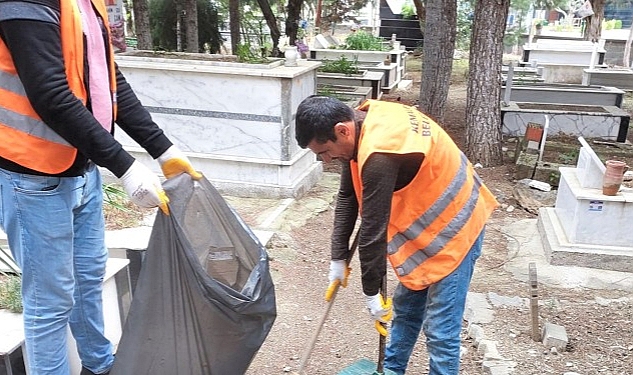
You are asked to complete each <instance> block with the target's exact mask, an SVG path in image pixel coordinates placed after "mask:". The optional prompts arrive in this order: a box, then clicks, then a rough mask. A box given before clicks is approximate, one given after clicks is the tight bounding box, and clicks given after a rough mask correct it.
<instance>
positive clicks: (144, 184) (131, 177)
mask: <svg viewBox="0 0 633 375" xmlns="http://www.w3.org/2000/svg"><path fill="white" fill-rule="evenodd" d="M121 183H122V184H123V189H125V192H126V193H127V195H128V196H129V197H130V200H131V201H132V202H133V203H134V204H136V205H137V206H139V207H143V208H154V207H160V209H161V210H163V212H164V213H165V214H166V215H169V209H168V208H167V203H169V198H167V194H165V191H164V190H163V187H162V185H161V184H160V180H159V179H158V176H157V175H156V174H155V173H154V172H152V171H151V170H150V169H149V168H147V167H146V166H145V165H143V164H142V163H140V162H138V161H136V160H135V161H134V163H132V165H131V166H130V168H128V170H127V171H125V173H124V174H123V176H121Z"/></svg>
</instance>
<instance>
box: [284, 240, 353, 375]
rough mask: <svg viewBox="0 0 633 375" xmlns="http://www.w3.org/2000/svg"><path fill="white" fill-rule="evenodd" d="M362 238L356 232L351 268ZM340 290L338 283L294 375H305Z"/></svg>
mask: <svg viewBox="0 0 633 375" xmlns="http://www.w3.org/2000/svg"><path fill="white" fill-rule="evenodd" d="M359 236H360V230H358V231H357V232H356V235H355V236H354V240H353V241H352V245H351V246H350V251H349V256H348V257H347V265H348V266H349V264H350V262H351V261H352V257H353V256H354V252H356V248H357V247H358V238H359ZM339 288H340V283H337V284H335V285H334V290H333V291H332V297H331V298H330V300H329V301H327V303H326V305H325V311H324V312H323V315H322V316H321V319H320V320H319V324H318V325H317V329H316V331H314V333H313V334H312V338H311V339H310V341H309V342H308V345H307V346H306V348H305V350H304V352H303V355H302V356H301V362H299V372H295V373H294V374H295V375H296V374H299V375H305V374H306V373H305V367H306V365H307V364H308V360H309V359H310V354H312V349H314V345H315V344H316V342H317V339H318V338H319V333H321V328H323V324H324V323H325V320H326V319H327V317H328V315H329V314H330V310H331V309H332V305H333V304H334V300H335V299H336V294H337V293H338V290H339Z"/></svg>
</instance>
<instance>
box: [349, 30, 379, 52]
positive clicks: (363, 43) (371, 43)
mask: <svg viewBox="0 0 633 375" xmlns="http://www.w3.org/2000/svg"><path fill="white" fill-rule="evenodd" d="M342 49H352V50H359V51H386V50H387V49H386V48H385V44H384V41H383V39H382V38H379V37H375V36H373V35H372V34H370V33H368V32H367V31H364V30H358V31H356V32H354V33H351V34H349V35H348V36H347V38H346V39H345V44H344V45H343V48H342Z"/></svg>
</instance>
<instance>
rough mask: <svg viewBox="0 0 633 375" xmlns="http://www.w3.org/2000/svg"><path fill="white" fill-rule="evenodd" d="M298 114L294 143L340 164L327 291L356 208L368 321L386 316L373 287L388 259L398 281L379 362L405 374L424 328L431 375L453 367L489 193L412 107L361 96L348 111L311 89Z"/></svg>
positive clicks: (341, 275) (342, 273) (343, 281)
mask: <svg viewBox="0 0 633 375" xmlns="http://www.w3.org/2000/svg"><path fill="white" fill-rule="evenodd" d="M295 121H296V125H295V126H296V139H297V142H298V143H299V146H301V147H302V148H306V147H307V148H309V149H310V150H312V151H313V152H314V153H315V154H317V155H319V156H320V157H321V158H322V160H323V161H325V162H326V163H329V162H330V161H332V160H340V161H341V162H342V165H343V168H342V172H341V182H340V187H339V191H338V196H337V203H336V209H335V217H334V232H333V233H332V258H331V262H330V274H329V281H330V288H328V290H331V287H332V285H335V284H337V283H340V285H342V286H346V285H347V277H348V275H349V268H348V265H347V264H348V261H347V260H348V257H349V248H348V243H349V238H350V236H351V234H352V232H353V229H354V225H355V222H356V219H357V217H358V214H359V212H360V215H361V225H360V240H359V245H358V253H359V259H360V264H361V271H362V285H363V293H364V295H365V299H366V304H367V308H368V309H369V312H370V314H371V316H372V319H373V320H375V321H378V322H383V323H386V322H388V321H390V320H391V318H392V303H391V299H387V300H384V299H383V298H382V297H381V294H380V293H379V292H380V286H381V282H382V278H383V276H384V275H385V273H386V259H385V257H387V258H388V259H389V261H390V263H391V265H392V267H393V270H394V271H395V272H396V275H397V277H398V279H399V284H398V286H397V287H396V290H395V292H394V296H393V321H392V323H391V335H390V340H389V344H388V345H387V349H386V355H385V369H387V370H391V371H392V372H394V373H396V374H399V375H400V374H404V373H405V371H406V368H407V364H408V362H409V357H410V356H411V352H412V350H413V347H414V346H415V343H416V341H417V338H418V336H419V333H420V330H422V331H423V332H424V335H425V337H426V346H427V350H428V354H429V358H430V363H429V375H440V374H441V375H449V374H455V375H456V374H458V372H459V351H460V350H459V349H460V331H461V326H462V315H463V312H464V305H465V301H466V294H467V292H468V287H469V285H470V280H471V277H472V273H473V269H474V265H475V261H476V260H477V258H478V257H479V255H480V253H481V247H482V243H483V236H484V226H485V223H486V220H487V219H488V218H489V217H490V215H491V213H492V211H493V210H494V209H495V207H496V206H497V205H498V203H497V201H496V199H495V198H494V196H493V195H492V193H491V192H490V191H489V190H488V188H487V187H486V186H485V185H484V184H483V182H482V181H481V179H480V178H479V176H478V175H477V173H476V172H475V170H474V169H473V167H472V165H471V163H470V162H469V161H468V159H467V158H466V156H465V155H464V154H463V153H462V152H461V151H460V150H459V148H458V147H457V146H456V145H455V143H454V142H453V141H452V139H451V138H450V136H449V135H448V134H446V132H445V131H444V130H443V129H442V128H441V127H440V126H439V125H437V124H436V123H435V122H433V121H432V120H431V119H430V118H428V117H427V116H425V115H424V114H422V113H420V112H419V111H418V110H416V109H415V108H413V107H409V106H405V105H402V104H399V103H391V102H381V101H376V100H367V101H365V102H364V103H363V104H362V105H361V106H359V107H358V108H356V109H355V110H353V109H351V108H350V107H348V106H347V105H345V104H344V103H342V102H341V101H339V100H337V99H334V98H330V97H323V96H311V97H309V98H307V99H305V100H304V101H303V102H302V103H301V104H300V105H299V107H298V108H297V114H296V120H295ZM326 294H327V293H326ZM327 298H329V296H328V295H326V299H327ZM376 327H377V329H379V332H381V334H383V335H386V332H385V331H383V330H381V329H380V328H381V326H380V324H376Z"/></svg>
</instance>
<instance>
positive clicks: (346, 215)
mask: <svg viewBox="0 0 633 375" xmlns="http://www.w3.org/2000/svg"><path fill="white" fill-rule="evenodd" d="M342 166H343V169H342V171H341V182H340V186H339V191H338V195H337V197H336V208H335V209H334V229H333V231H332V259H333V260H347V259H348V258H349V246H350V245H349V239H350V237H351V235H352V232H353V231H354V226H355V224H356V218H357V217H358V200H357V199H356V194H355V193H354V185H353V184H352V175H351V172H350V167H349V163H343V164H342Z"/></svg>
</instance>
